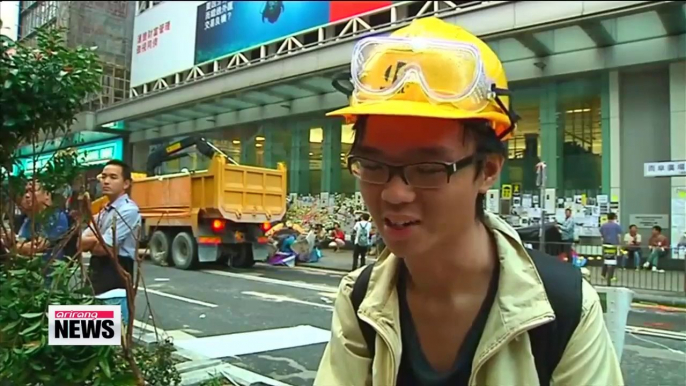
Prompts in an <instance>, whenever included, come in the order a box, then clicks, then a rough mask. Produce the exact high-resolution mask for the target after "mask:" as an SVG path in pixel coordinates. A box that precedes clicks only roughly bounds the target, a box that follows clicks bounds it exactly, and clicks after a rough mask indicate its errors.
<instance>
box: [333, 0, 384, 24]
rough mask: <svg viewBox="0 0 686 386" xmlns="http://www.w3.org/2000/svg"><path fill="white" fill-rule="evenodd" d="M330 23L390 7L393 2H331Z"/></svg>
mask: <svg viewBox="0 0 686 386" xmlns="http://www.w3.org/2000/svg"><path fill="white" fill-rule="evenodd" d="M329 4H330V5H329V7H330V11H329V22H332V23H333V22H336V21H339V20H343V19H348V18H351V17H353V16H357V15H360V14H363V13H366V12H369V11H373V10H375V9H379V8H383V7H388V6H389V5H391V4H393V2H392V1H330V2H329Z"/></svg>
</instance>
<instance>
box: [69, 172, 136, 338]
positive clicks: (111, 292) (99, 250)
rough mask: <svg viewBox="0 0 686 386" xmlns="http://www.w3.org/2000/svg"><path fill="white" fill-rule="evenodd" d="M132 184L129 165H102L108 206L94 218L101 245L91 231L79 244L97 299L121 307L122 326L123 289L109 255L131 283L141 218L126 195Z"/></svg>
mask: <svg viewBox="0 0 686 386" xmlns="http://www.w3.org/2000/svg"><path fill="white" fill-rule="evenodd" d="M131 183H132V180H131V168H130V167H129V165H127V164H126V163H124V162H121V161H118V160H112V161H109V162H108V163H107V164H106V165H105V168H104V169H103V170H102V173H101V174H100V184H101V187H102V192H103V194H104V195H105V196H107V198H108V199H109V204H108V205H107V206H105V207H104V208H103V209H102V210H101V211H100V212H99V213H98V214H97V215H96V216H94V218H93V221H94V222H95V226H96V227H97V228H98V230H99V231H100V234H101V235H102V239H103V241H104V244H103V243H100V242H99V240H98V239H97V237H96V236H95V235H94V234H93V232H92V231H91V230H90V228H89V229H86V230H85V231H84V232H83V234H82V236H81V244H80V247H81V250H82V251H84V252H91V259H90V265H89V269H88V274H89V278H90V281H91V283H92V285H93V291H94V293H95V295H96V298H99V299H103V300H104V302H105V304H108V305H121V313H122V320H123V321H124V323H125V324H127V323H128V319H129V307H128V303H127V298H126V285H125V282H124V280H123V279H122V278H121V276H120V275H119V273H118V271H117V267H116V265H115V260H113V259H112V258H111V257H110V255H114V254H115V253H116V255H115V258H116V261H118V262H119V265H120V266H121V267H122V268H123V269H124V270H125V271H126V272H128V273H129V275H131V279H132V280H133V267H134V259H135V256H136V255H135V250H136V237H137V235H138V229H139V228H140V224H141V215H140V212H139V210H138V205H136V203H134V202H133V201H132V200H131V198H129V195H128V194H127V193H126V192H127V191H128V189H129V188H130V187H131ZM115 236H116V239H115ZM131 301H133V299H131Z"/></svg>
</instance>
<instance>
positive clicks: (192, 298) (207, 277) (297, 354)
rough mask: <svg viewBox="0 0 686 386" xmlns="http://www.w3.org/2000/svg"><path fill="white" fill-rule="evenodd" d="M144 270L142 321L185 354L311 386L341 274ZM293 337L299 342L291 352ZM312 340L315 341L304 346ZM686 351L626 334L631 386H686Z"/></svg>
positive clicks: (664, 324)
mask: <svg viewBox="0 0 686 386" xmlns="http://www.w3.org/2000/svg"><path fill="white" fill-rule="evenodd" d="M143 271H144V275H143V276H144V280H145V282H146V285H147V288H148V289H149V291H148V296H147V298H148V299H149V303H150V305H151V307H147V300H146V296H145V295H144V294H139V296H138V297H137V299H136V319H137V320H138V321H140V322H144V321H145V322H147V323H149V324H152V322H153V320H154V322H155V324H156V325H157V326H158V327H160V328H162V329H163V330H165V331H166V332H167V333H168V334H169V335H171V336H173V337H174V339H175V342H176V344H177V345H179V346H183V347H185V348H186V349H189V348H190V349H198V348H202V350H205V353H204V354H203V355H215V356H217V357H223V359H224V360H226V361H228V362H230V363H232V364H235V365H237V366H240V367H243V368H246V369H248V370H250V371H252V372H255V373H258V374H261V375H264V376H266V377H269V378H272V379H275V380H278V381H281V382H284V383H287V384H290V385H296V386H301V385H311V384H312V382H313V380H314V376H315V374H316V370H317V366H318V364H319V360H320V358H321V355H322V353H323V351H324V346H325V344H324V343H322V342H324V341H326V340H327V339H328V330H329V328H330V322H331V313H332V302H333V296H334V294H335V291H336V288H337V285H338V282H339V281H340V279H341V277H342V274H341V273H336V272H332V271H325V270H318V269H310V268H285V267H284V268H277V267H269V266H261V265H258V266H256V267H254V268H252V269H250V270H236V269H231V270H230V269H228V268H226V267H220V266H204V267H202V269H201V270H197V271H181V270H177V269H174V268H166V267H157V266H154V265H152V264H145V265H144V267H143ZM150 309H152V310H153V311H152V313H151V312H150ZM629 325H632V326H636V327H642V328H648V329H664V330H670V331H674V332H680V333H685V334H686V313H669V312H659V311H654V310H652V309H646V308H640V309H634V310H632V312H631V313H630V315H629ZM298 326H305V327H298ZM307 326H309V327H307ZM279 329H284V330H279ZM247 333H251V334H250V335H246V334H247ZM685 336H686V335H685ZM213 337H214V338H213ZM289 340H291V341H294V343H293V344H291V345H290V347H288V348H284V346H288V343H289V342H288V341H289ZM307 341H309V342H310V343H312V344H307V345H304V344H305V343H307ZM256 351H258V352H256ZM685 351H686V341H684V340H675V339H665V338H661V337H655V336H647V335H643V334H641V335H639V334H629V333H627V336H626V341H625V351H624V354H623V358H622V368H623V371H624V374H625V377H626V384H627V385H636V386H639V385H641V386H648V385H656V386H657V385H660V386H668V385H683V384H685V383H686V354H684V352H685Z"/></svg>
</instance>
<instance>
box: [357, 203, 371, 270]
mask: <svg viewBox="0 0 686 386" xmlns="http://www.w3.org/2000/svg"><path fill="white" fill-rule="evenodd" d="M371 232H372V223H370V222H369V214H367V213H363V214H362V216H360V221H358V222H356V223H355V225H354V226H353V237H354V239H353V241H354V245H353V271H354V270H356V269H357V267H358V262H359V266H360V267H363V266H365V265H366V264H367V252H369V245H370V244H371V236H370V235H371Z"/></svg>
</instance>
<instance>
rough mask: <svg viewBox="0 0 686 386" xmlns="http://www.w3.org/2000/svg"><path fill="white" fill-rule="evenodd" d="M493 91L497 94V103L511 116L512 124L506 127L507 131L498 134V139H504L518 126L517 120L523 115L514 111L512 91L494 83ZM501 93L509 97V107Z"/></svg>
mask: <svg viewBox="0 0 686 386" xmlns="http://www.w3.org/2000/svg"><path fill="white" fill-rule="evenodd" d="M491 91H493V93H494V94H495V98H494V100H495V103H497V104H498V107H500V109H501V110H503V112H504V113H505V114H507V116H508V117H509V118H510V126H509V127H508V128H507V129H505V131H503V132H502V133H500V135H499V136H498V139H500V140H501V141H502V140H503V138H505V137H507V136H508V135H510V133H512V132H513V131H514V129H515V128H516V127H517V122H519V121H520V120H521V119H522V117H520V116H519V114H517V113H516V112H515V111H514V108H513V107H512V93H511V92H510V90H508V89H505V88H498V87H496V85H495V84H494V85H492V86H491ZM501 95H502V96H507V97H509V99H510V100H509V102H508V104H509V105H510V106H509V107H506V106H505V104H504V103H503V101H502V100H501V99H500V96H501Z"/></svg>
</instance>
